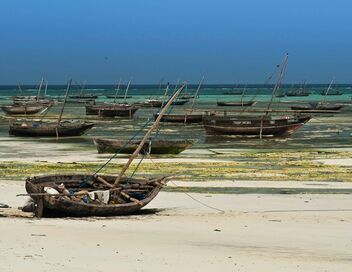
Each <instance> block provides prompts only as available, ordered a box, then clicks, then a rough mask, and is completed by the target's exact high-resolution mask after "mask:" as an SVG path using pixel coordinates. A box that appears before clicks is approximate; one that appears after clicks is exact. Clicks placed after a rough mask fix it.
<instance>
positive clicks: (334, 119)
mask: <svg viewBox="0 0 352 272" xmlns="http://www.w3.org/2000/svg"><path fill="white" fill-rule="evenodd" d="M232 87H233V86H221V85H219V86H204V88H203V89H202V90H201V92H200V98H199V99H198V100H197V101H196V105H195V108H196V111H204V110H215V109H216V110H219V111H221V110H225V109H226V110H229V109H230V108H229V107H224V108H222V107H218V106H217V105H216V101H240V99H241V96H238V95H223V94H222V92H223V91H225V90H231V89H232ZM195 88H196V86H190V87H189V88H188V92H189V93H193V92H194V90H195ZM23 89H26V90H25V91H24V94H26V95H35V94H36V89H35V87H34V86H32V87H31V88H29V89H27V88H25V86H24V87H23ZM288 89H290V87H286V88H283V90H284V91H285V90H288ZM325 89H326V86H322V85H315V86H309V88H308V90H309V91H311V92H314V93H313V94H312V95H310V96H308V97H283V98H275V99H274V104H273V108H274V109H283V110H284V109H289V107H290V106H291V105H293V104H301V103H307V102H308V101H309V102H310V101H321V100H322V98H323V97H322V96H321V95H320V92H321V91H323V90H325ZM334 89H335V90H336V89H337V90H339V91H341V92H343V93H344V94H343V95H340V96H327V97H326V101H328V102H337V103H343V104H345V107H344V108H343V109H342V111H341V113H338V114H329V115H326V114H325V115H315V116H314V117H313V119H312V120H311V121H309V122H308V123H307V124H306V125H304V126H303V127H302V128H301V129H300V130H298V131H297V132H295V133H294V134H293V135H292V136H290V137H288V138H275V139H271V138H270V139H263V140H260V139H258V138H238V137H219V136H217V137H207V136H206V135H205V131H204V128H203V126H202V125H201V124H199V125H184V124H167V123H164V124H162V126H161V131H160V134H159V138H163V139H194V140H197V143H196V144H195V145H194V146H193V148H194V149H217V148H231V149H253V150H256V149H278V148H280V149H281V148H282V149H297V150H306V149H307V148H310V149H316V148H318V149H319V148H351V147H352V136H351V134H352V122H351V117H352V107H351V96H352V86H348V85H343V86H337V87H335V88H334ZM271 91H272V88H271V87H266V86H265V87H263V86H249V87H247V90H246V94H245V96H244V98H243V99H244V100H255V101H258V103H257V104H256V106H255V107H252V108H253V109H260V108H264V107H266V106H267V104H268V101H269V100H270V98H271ZM64 92H65V87H64V86H56V87H54V88H49V89H48V91H47V94H48V95H49V96H52V97H62V96H63V94H64ZM74 92H77V90H74V91H73V93H74ZM85 92H86V93H95V94H99V95H101V96H100V97H99V99H98V102H99V101H101V102H103V101H108V99H106V98H105V95H106V94H113V93H114V90H113V86H104V87H99V86H87V89H86V91H85ZM163 92H164V91H163V90H158V86H136V87H132V88H131V90H130V92H129V94H130V95H132V96H133V98H132V99H128V102H141V101H143V100H145V99H146V98H152V97H154V98H155V97H157V96H162V94H163ZM18 94H19V91H18V90H17V88H16V87H14V86H12V87H6V86H2V87H0V104H8V103H10V102H11V99H10V96H12V95H18ZM110 101H111V100H110ZM190 105H191V102H189V103H188V104H185V105H184V106H174V107H172V109H171V111H172V112H173V113H183V112H184V111H185V110H186V109H187V108H189V107H190ZM59 111H60V106H59V105H57V106H54V107H53V108H52V109H50V111H49V112H48V113H47V115H48V116H49V115H51V116H53V115H57V114H58V113H59ZM156 111H157V109H153V108H142V109H140V110H138V111H137V113H136V115H135V116H134V118H133V119H125V118H114V119H99V118H96V117H91V116H86V115H85V108H84V104H73V103H68V104H67V106H66V108H65V112H64V116H66V117H70V118H71V117H72V118H82V119H86V120H91V121H93V122H95V123H96V126H95V127H94V128H93V129H92V130H90V131H88V133H86V134H85V135H84V136H82V137H72V138H63V139H53V138H21V137H13V136H9V135H8V119H6V118H5V117H4V114H3V113H0V114H1V115H2V118H1V119H0V158H3V157H5V156H6V154H8V152H11V148H12V147H11V145H10V144H9V143H10V142H12V143H13V142H17V143H19V144H23V145H29V144H30V143H57V144H60V143H62V144H63V145H64V144H70V147H71V148H73V149H77V150H82V149H84V150H91V151H92V152H96V150H95V146H94V144H93V142H92V137H96V136H104V137H114V138H118V139H126V140H127V139H128V138H129V137H131V135H133V134H135V132H136V131H137V130H138V129H139V128H140V127H141V126H142V125H143V124H144V123H145V122H146V121H147V120H148V119H149V118H151V117H152V116H153V114H154V113H156ZM280 115H285V113H281V114H280ZM140 135H142V134H140Z"/></svg>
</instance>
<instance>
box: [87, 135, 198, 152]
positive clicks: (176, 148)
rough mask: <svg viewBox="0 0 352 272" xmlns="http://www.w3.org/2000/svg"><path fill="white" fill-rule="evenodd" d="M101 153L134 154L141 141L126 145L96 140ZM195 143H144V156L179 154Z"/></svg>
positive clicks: (187, 141) (112, 140)
mask: <svg viewBox="0 0 352 272" xmlns="http://www.w3.org/2000/svg"><path fill="white" fill-rule="evenodd" d="M93 140H94V143H95V145H96V146H97V149H98V152H99V153H117V152H118V153H122V154H132V153H133V151H134V150H135V149H136V148H137V146H138V145H139V144H140V141H132V142H129V143H127V144H126V141H122V140H115V139H104V138H94V139H93ZM193 144H194V141H189V140H179V141H175V140H174V141H171V140H155V141H149V142H148V141H147V142H145V143H144V145H143V148H142V151H141V153H142V154H147V153H148V154H179V153H181V152H182V151H184V150H185V149H187V148H190V147H191V146H192V145H193Z"/></svg>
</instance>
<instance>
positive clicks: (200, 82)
mask: <svg viewBox="0 0 352 272" xmlns="http://www.w3.org/2000/svg"><path fill="white" fill-rule="evenodd" d="M203 82H204V76H203V77H202V79H201V80H200V81H199V84H198V88H197V90H196V93H195V94H194V97H193V101H192V105H191V110H190V111H189V114H191V113H192V112H193V107H194V104H195V103H196V99H197V96H198V93H199V90H200V88H201V87H202V85H203Z"/></svg>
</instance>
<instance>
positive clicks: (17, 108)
mask: <svg viewBox="0 0 352 272" xmlns="http://www.w3.org/2000/svg"><path fill="white" fill-rule="evenodd" d="M50 107H51V105H11V106H2V107H1V109H2V110H3V111H4V112H5V113H6V114H7V115H23V114H36V113H42V112H44V111H46V110H47V109H49V108H50Z"/></svg>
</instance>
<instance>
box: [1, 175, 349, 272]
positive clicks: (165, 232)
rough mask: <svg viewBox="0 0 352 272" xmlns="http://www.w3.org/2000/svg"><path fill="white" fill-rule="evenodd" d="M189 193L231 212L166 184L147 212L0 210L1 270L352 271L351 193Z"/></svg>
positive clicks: (10, 198)
mask: <svg viewBox="0 0 352 272" xmlns="http://www.w3.org/2000/svg"><path fill="white" fill-rule="evenodd" d="M280 184H281V183H280ZM0 185H1V187H0V202H5V200H6V201H7V202H8V203H9V204H11V205H19V204H21V203H22V202H23V198H15V197H14V195H15V194H16V193H20V192H22V191H24V189H23V181H0ZM191 195H192V196H193V197H195V198H196V199H197V200H200V201H203V202H206V203H208V204H209V205H211V206H213V207H216V208H219V209H221V210H224V212H219V211H216V210H213V209H209V208H206V207H204V206H202V205H201V204H199V203H197V202H195V201H194V200H192V199H191V198H189V197H188V196H186V195H185V194H183V193H166V192H161V193H160V194H159V195H158V197H157V198H156V199H155V200H154V201H153V202H152V203H151V204H150V205H149V206H148V207H147V208H148V209H150V208H158V209H161V211H160V212H159V213H156V214H150V215H139V216H129V217H117V218H110V219H99V218H89V219H41V220H36V219H24V218H0V233H1V236H0V271H76V270H80V271H104V272H105V271H280V272H281V271H319V272H321V271H339V272H340V271H351V267H352V198H351V196H350V195H257V194H251V195H209V194H191ZM216 230H219V231H216Z"/></svg>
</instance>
